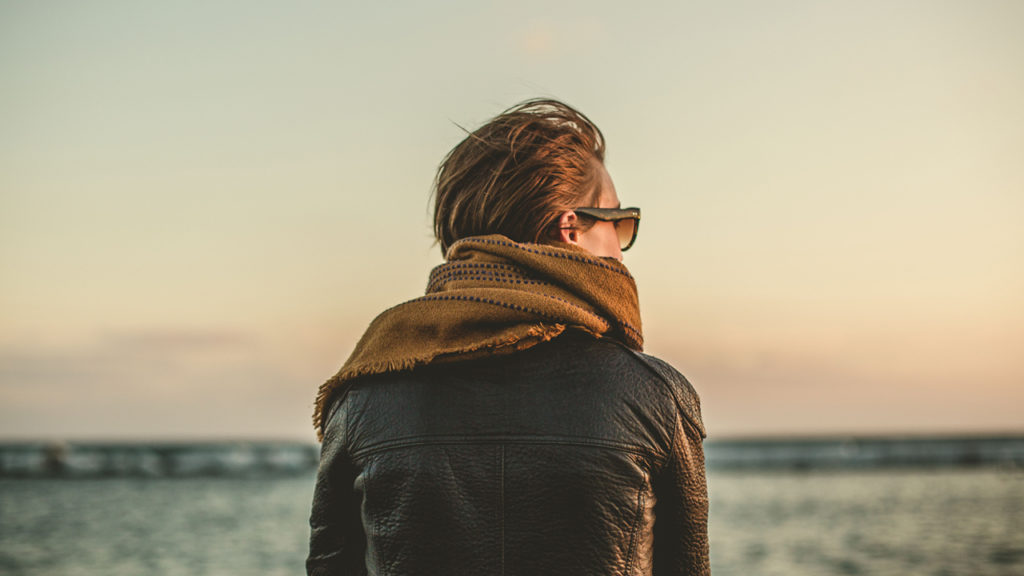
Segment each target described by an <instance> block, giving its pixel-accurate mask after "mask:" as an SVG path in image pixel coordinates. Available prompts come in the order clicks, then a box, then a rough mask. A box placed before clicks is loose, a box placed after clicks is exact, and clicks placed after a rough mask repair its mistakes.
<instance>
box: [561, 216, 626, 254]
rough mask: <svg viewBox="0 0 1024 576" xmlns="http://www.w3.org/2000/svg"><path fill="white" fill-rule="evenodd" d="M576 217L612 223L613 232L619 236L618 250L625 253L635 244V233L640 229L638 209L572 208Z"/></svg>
mask: <svg viewBox="0 0 1024 576" xmlns="http://www.w3.org/2000/svg"><path fill="white" fill-rule="evenodd" d="M573 212H575V213H576V215H577V216H582V217H584V218H591V219H593V220H600V221H602V222H612V223H614V224H615V232H616V233H617V234H618V235H619V249H620V250H622V251H623V252H625V251H626V250H629V248H630V247H631V246H633V243H634V242H636V233H637V230H639V229H640V209H639V208H591V207H583V208H573Z"/></svg>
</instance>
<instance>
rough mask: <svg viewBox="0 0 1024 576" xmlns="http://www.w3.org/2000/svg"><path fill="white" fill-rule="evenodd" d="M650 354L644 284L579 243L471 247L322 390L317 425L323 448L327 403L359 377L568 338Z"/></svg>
mask: <svg viewBox="0 0 1024 576" xmlns="http://www.w3.org/2000/svg"><path fill="white" fill-rule="evenodd" d="M566 328H573V329H578V330H583V331H585V332H588V333H590V334H593V335H594V336H597V337H611V338H614V339H616V340H619V341H620V342H622V343H624V344H625V345H627V346H629V347H630V348H633V349H635V350H637V351H640V350H642V349H643V335H642V334H641V331H640V330H641V327H640V309H639V303H638V299H637V292H636V283H635V282H634V281H633V276H632V275H630V273H629V271H628V270H627V269H626V267H625V266H624V265H623V264H622V263H621V262H619V261H618V260H614V259H612V258H599V257H597V256H594V255H593V254H591V253H590V252H588V251H586V250H584V249H582V248H579V247H577V246H574V245H571V244H563V243H558V244H554V245H550V244H525V243H524V244H520V243H516V242H513V241H512V240H509V239H508V238H506V237H504V236H500V235H492V236H476V237H472V238H464V239H462V240H459V241H457V242H455V243H454V244H452V245H451V247H449V249H448V253H447V261H446V262H445V263H444V264H441V265H440V266H438V267H436V268H434V270H433V271H432V272H431V273H430V280H429V282H428V285H427V291H426V294H425V295H424V296H421V297H419V298H416V299H414V300H410V301H408V302H405V303H403V304H399V305H398V306H395V307H393V308H390V309H388V310H386V311H384V312H383V313H382V314H381V315H380V316H377V318H376V319H374V320H373V322H371V323H370V326H369V328H367V330H366V333H365V334H363V337H362V338H361V339H360V340H359V342H358V343H357V344H356V347H355V349H354V350H353V352H352V355H351V356H349V358H348V360H347V361H346V362H345V364H344V365H343V366H342V367H341V370H339V371H338V373H337V374H335V375H334V376H333V377H332V378H330V379H329V380H327V381H326V382H324V383H323V384H322V385H321V386H320V390H319V392H318V393H317V396H316V409H315V411H314V413H313V424H314V426H315V427H316V431H317V437H318V438H320V439H323V425H324V422H323V419H324V417H325V416H326V410H327V403H328V402H329V400H330V399H331V398H332V396H333V395H334V394H335V393H336V392H339V391H342V390H343V389H344V387H345V386H346V384H347V383H349V382H351V381H352V380H353V379H355V378H358V377H360V376H366V375H371V374H383V373H385V372H395V371H401V370H410V369H412V368H414V367H416V366H421V365H424V364H432V363H438V362H448V361H453V360H463V359H469V358H477V357H480V356H487V355H492V354H503V353H509V352H515V351H517V350H523V349H526V348H529V347H531V346H533V345H535V344H538V343H540V342H544V341H546V340H550V339H551V338H554V337H555V336H558V335H559V334H561V333H562V332H564V331H565V330H566Z"/></svg>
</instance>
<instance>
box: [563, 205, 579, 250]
mask: <svg viewBox="0 0 1024 576" xmlns="http://www.w3.org/2000/svg"><path fill="white" fill-rule="evenodd" d="M578 223H579V218H577V217H576V213H575V212H573V211H572V210H568V211H566V212H562V215H561V216H560V217H559V218H558V239H559V240H561V241H562V242H565V243H566V244H579V240H580V233H579V232H580V231H579V230H576V229H575V228H576V225H577V224H578Z"/></svg>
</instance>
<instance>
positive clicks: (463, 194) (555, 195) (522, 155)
mask: <svg viewBox="0 0 1024 576" xmlns="http://www.w3.org/2000/svg"><path fill="white" fill-rule="evenodd" d="M603 163H604V136H603V135H602V134H601V130H600V129H598V127H597V126H595V125H594V123H593V122H591V121H590V120H589V119H588V118H587V117H586V116H584V115H583V114H582V113H580V112H579V111H577V110H576V109H574V108H572V107H571V106H569V105H567V104H564V103H562V102H559V101H557V100H550V99H532V100H527V101H525V102H522V103H520V104H517V105H515V106H513V107H512V108H509V109H508V110H505V111H504V112H502V113H501V114H499V115H497V116H495V117H494V118H493V119H491V121H489V122H487V123H486V124H484V125H483V126H481V127H480V128H477V129H476V130H475V131H473V132H472V133H470V134H469V135H468V136H466V138H465V139H464V140H462V142H460V143H459V144H458V145H457V146H455V148H453V149H452V150H451V152H449V153H448V155H447V156H445V158H444V160H443V161H442V162H441V165H440V166H439V167H438V169H437V177H436V178H435V180H434V196H435V201H436V203H435V206H434V235H435V236H436V237H437V240H438V242H439V243H440V244H441V252H442V254H444V253H447V251H448V247H449V246H451V245H452V244H453V243H454V242H455V241H456V240H459V239H461V238H466V237H469V236H480V235H485V234H502V235H505V236H507V237H508V238H510V239H511V240H514V241H516V242H544V241H545V237H546V235H547V233H548V232H549V231H550V230H551V229H552V228H553V227H554V225H555V224H556V223H557V221H558V218H559V216H560V215H561V214H562V213H563V212H565V211H567V210H572V209H573V208H576V207H579V206H584V205H590V204H591V203H592V202H593V201H595V200H596V197H597V195H598V194H599V187H598V186H597V185H596V184H597V183H598V182H599V180H597V171H596V170H595V166H596V165H598V164H603Z"/></svg>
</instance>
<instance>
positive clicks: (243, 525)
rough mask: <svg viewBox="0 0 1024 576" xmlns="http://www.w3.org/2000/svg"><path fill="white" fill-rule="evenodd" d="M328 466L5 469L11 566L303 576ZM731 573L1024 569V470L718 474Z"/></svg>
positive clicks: (5, 549) (713, 473) (715, 550)
mask: <svg viewBox="0 0 1024 576" xmlns="http://www.w3.org/2000/svg"><path fill="white" fill-rule="evenodd" d="M313 482H314V474H313V471H312V470H305V471H302V472H298V473H293V474H280V473H277V474H272V475H260V474H243V475H224V474H221V475H218V476H214V477H210V476H174V477H163V476H146V475H133V476H128V477H123V476H111V477H92V476H84V477H73V478H68V477H62V478H48V477H32V478H4V479H0V574H5V575H11V576H17V575H22V574H24V575H34V576H35V575H38V576H46V575H55V576H56V575H60V576H76V575H83V576H86V575H89V576H91V575H104V576H120V575H132V576H134V575H138V574H166V575H178V574H181V575H199V576H201V575H211V576H219V575H240V574H257V575H258V574H266V575H278V574H280V575H284V574H301V573H303V571H304V568H303V562H304V559H305V555H306V548H307V542H308V537H309V525H308V517H309V507H310V503H311V499H312V490H313ZM708 486H709V494H710V499H711V517H710V523H709V530H710V539H711V562H712V571H713V573H714V574H716V575H718V576H729V575H737V576H739V575H743V576H747V575H751V576H757V575H766V576H767V575H787V576H800V575H808V576H811V575H813V576H828V575H846V574H870V575H889V574H892V575H901V576H902V575H934V576H940V575H961V574H962V575H965V576H968V575H970V576H987V575H992V576H1011V575H1014V576H1020V575H1024V469H1022V468H1020V467H1017V466H1003V467H1000V466H987V467H968V468H963V467H940V468H900V467H898V466H897V467H892V466H887V467H882V468H857V469H850V468H824V469H813V468H811V469H808V468H806V467H798V468H795V469H794V468H792V467H790V468H780V467H769V468H752V467H740V468H729V467H725V468H721V467H712V468H711V469H710V470H709V472H708Z"/></svg>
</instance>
